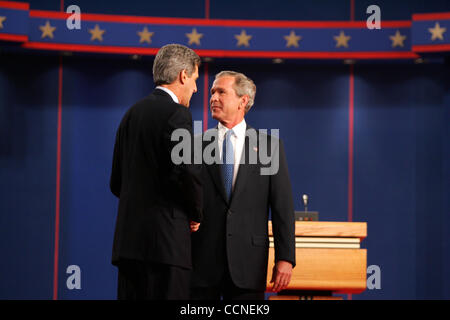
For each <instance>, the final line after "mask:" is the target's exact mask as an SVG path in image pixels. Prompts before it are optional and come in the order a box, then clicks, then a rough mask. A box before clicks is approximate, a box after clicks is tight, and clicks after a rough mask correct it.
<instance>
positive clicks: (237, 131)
mask: <svg viewBox="0 0 450 320" xmlns="http://www.w3.org/2000/svg"><path fill="white" fill-rule="evenodd" d="M217 129H218V135H219V152H220V159H222V146H223V140H224V137H225V134H226V133H227V131H228V130H230V129H228V128H227V127H225V126H224V125H222V124H221V123H220V122H219V125H218V128H217ZM232 129H233V133H234V134H232V135H231V138H230V139H231V143H232V145H233V150H234V167H233V183H232V189H233V190H234V183H235V182H236V177H237V174H238V170H239V163H240V162H241V156H242V150H243V149H244V143H245V131H246V129H247V124H246V123H245V119H242V121H241V122H239V124H237V125H235V126H234V127H233V128H232Z"/></svg>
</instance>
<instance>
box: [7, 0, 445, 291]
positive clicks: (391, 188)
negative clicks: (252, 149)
mask: <svg viewBox="0 0 450 320" xmlns="http://www.w3.org/2000/svg"><path fill="white" fill-rule="evenodd" d="M369 2H370V1H362V0H361V1H356V5H355V16H356V19H365V17H366V14H365V8H366V7H367V6H368V5H370V4H371V3H369ZM175 3H176V4H177V5H175V6H171V7H175V8H178V9H177V10H175V11H172V10H169V9H168V8H166V7H165V6H163V5H162V4H155V6H153V4H152V6H150V5H146V4H144V3H143V2H140V1H131V0H130V1H127V2H126V5H125V2H123V3H120V2H119V3H116V2H113V3H111V2H109V1H95V2H92V1H73V3H70V4H78V5H79V6H80V7H81V8H82V10H86V11H87V12H90V13H110V14H128V15H145V16H165V17H170V16H172V17H192V18H203V17H204V16H205V6H204V4H205V2H204V1H203V0H201V1H200V0H197V1H193V2H192V5H191V2H189V6H188V5H187V3H188V2H183V1H175ZM130 4H132V5H130ZM30 5H31V9H45V10H59V5H60V1H33V2H31V3H30ZM378 5H379V6H381V7H382V8H385V10H384V11H382V12H383V15H384V17H386V18H387V19H391V20H395V19H410V17H411V14H412V13H418V12H436V11H445V10H447V11H450V8H449V5H448V2H447V1H428V2H426V3H425V2H424V1H406V0H404V1H396V2H395V4H393V3H392V1H380V2H379V3H378ZM237 8H239V9H237ZM349 12H350V1H346V0H345V1H344V0H341V1H331V0H330V1H328V0H327V1H321V5H320V6H319V5H311V4H310V2H308V1H298V2H295V4H294V3H293V2H292V1H284V2H283V1H282V2H279V5H277V6H274V5H273V1H269V0H263V1H261V0H260V1H249V2H241V1H239V2H238V1H228V2H223V1H222V2H219V1H213V0H211V3H210V16H211V18H220V19H225V18H227V19H248V18H249V17H251V18H253V19H272V20H275V19H283V20H348V19H349ZM382 18H383V17H382ZM152 62H153V61H152V59H143V60H138V61H134V60H131V59H129V58H126V57H112V56H97V55H89V56H81V55H76V54H75V55H74V56H64V57H62V58H61V57H60V56H57V55H48V56H47V55H43V54H41V53H39V52H31V53H28V54H24V53H17V54H12V53H8V54H6V53H3V54H2V53H1V52H0V181H1V182H0V194H1V200H0V249H1V250H2V252H3V258H2V263H1V264H0V299H52V298H54V297H55V296H56V297H57V298H58V299H114V298H115V297H116V286H117V271H116V269H115V268H114V267H113V266H112V265H111V263H110V260H111V250H112V239H113V232H114V224H115V218H116V214H117V199H116V198H115V197H114V196H113V195H112V194H111V193H110V191H109V175H110V168H111V162H112V152H113V144H114V136H115V131H116V129H117V127H118V125H119V122H120V119H121V118H122V116H123V114H124V113H125V112H126V110H127V109H128V108H129V107H130V106H131V105H132V104H133V103H134V102H136V101H137V100H138V99H140V98H142V97H144V96H146V95H147V94H149V93H150V92H151V90H152V88H153V81H152V75H151V68H152ZM61 67H62V68H61ZM206 68H207V86H205V83H204V81H205V69H206ZM221 70H235V71H240V72H243V73H245V74H247V75H248V76H249V77H251V78H252V79H253V80H254V81H255V83H256V85H257V94H256V100H255V105H254V106H253V108H252V109H251V110H250V113H249V114H248V115H247V117H246V120H247V122H248V123H249V124H250V125H251V126H253V127H255V128H263V129H268V130H269V132H270V130H271V129H279V130H280V136H281V138H282V139H283V140H284V143H285V148H286V153H287V160H288V166H289V171H290V176H291V181H292V188H293V193H294V200H295V208H296V209H297V210H303V206H302V205H301V195H302V194H304V193H307V194H308V195H309V196H310V205H309V209H310V210H317V211H319V218H320V220H322V221H348V220H349V218H350V217H349V207H351V208H352V216H351V219H352V220H353V221H367V222H368V237H367V238H366V239H365V240H364V242H363V247H364V248H367V249H368V261H367V262H368V266H369V265H377V266H379V267H380V270H381V288H380V289H373V290H366V291H365V292H364V293H362V294H360V295H353V296H352V298H353V299H430V298H437V299H449V298H450V276H449V274H448V272H447V270H450V244H449V240H450V237H449V235H450V217H449V213H450V197H449V194H450V143H449V141H450V126H449V119H450V64H449V62H448V60H447V62H446V63H443V62H440V63H436V64H433V63H429V64H413V63H393V62H389V63H388V62H378V63H377V64H370V63H357V64H356V65H354V66H349V65H344V64H342V63H325V62H320V63H318V62H314V63H308V62H307V61H306V62H286V63H284V64H273V63H272V62H271V61H265V60H242V59H240V60H215V61H210V62H207V63H204V64H203V66H202V68H201V70H200V77H199V80H198V83H197V86H198V89H199V92H198V93H197V94H196V95H194V96H193V99H192V101H191V111H192V114H193V119H194V120H197V121H204V120H206V122H207V127H209V128H210V127H213V126H215V125H216V122H215V121H214V120H213V119H211V117H210V116H209V113H208V115H207V117H206V118H204V110H205V109H204V108H205V104H204V99H205V87H208V88H210V86H211V84H212V82H213V80H214V74H216V73H217V72H219V71H221ZM61 72H62V78H61V79H62V82H61V83H59V79H60V75H61ZM351 79H353V81H354V82H353V84H354V88H353V89H354V90H353V92H354V96H353V99H352V97H351V95H350V83H351ZM60 84H61V85H62V87H61V88H62V91H61V93H62V101H61V107H62V108H61V111H62V112H61V132H60V137H61V143H60V145H61V150H60V155H61V158H60V159H61V163H60V168H61V171H60V175H59V177H60V186H59V188H58V186H57V175H58V173H57V154H58V148H57V145H58V97H59V91H58V90H59V85H60ZM206 98H207V99H209V96H206ZM351 102H353V104H354V114H353V116H354V118H353V119H354V120H353V124H354V127H353V145H352V147H353V167H352V174H353V181H352V182H353V188H352V198H351V199H352V202H351V203H349V174H350V172H349V147H350V145H349V131H350V130H351V127H350V125H351V124H350V121H349V113H350V107H349V106H350V104H351ZM203 123H205V122H203ZM57 190H59V192H60V195H59V198H60V203H59V214H60V221H59V222H58V226H59V233H58V234H59V241H57V243H58V244H59V248H58V251H57V262H58V265H57V269H56V271H57V272H55V270H54V261H55V240H56V239H55V234H56V233H55V226H56V224H55V212H56V210H57V207H56V206H57V201H56V198H57ZM72 265H75V266H78V267H79V268H80V270H81V288H80V289H69V288H68V286H67V280H68V278H69V277H70V273H67V268H68V267H69V266H72ZM55 276H57V284H58V285H57V288H56V289H57V290H56V295H54V292H53V290H54V287H53V286H54V284H55V281H54V277H55Z"/></svg>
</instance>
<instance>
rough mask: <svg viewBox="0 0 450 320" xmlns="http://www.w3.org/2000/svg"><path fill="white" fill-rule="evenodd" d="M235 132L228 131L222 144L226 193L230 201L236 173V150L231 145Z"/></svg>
mask: <svg viewBox="0 0 450 320" xmlns="http://www.w3.org/2000/svg"><path fill="white" fill-rule="evenodd" d="M232 134H233V130H228V131H227V132H226V133H225V137H224V139H223V143H222V173H223V182H224V186H225V192H226V194H227V197H228V200H230V196H231V189H232V186H233V171H234V150H233V144H232V143H231V135H232Z"/></svg>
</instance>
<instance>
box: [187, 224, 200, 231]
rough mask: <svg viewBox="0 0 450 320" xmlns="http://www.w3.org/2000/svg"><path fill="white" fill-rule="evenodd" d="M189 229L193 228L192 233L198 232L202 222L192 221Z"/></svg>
mask: <svg viewBox="0 0 450 320" xmlns="http://www.w3.org/2000/svg"><path fill="white" fill-rule="evenodd" d="M189 227H190V228H191V232H195V231H198V228H199V227H200V222H195V221H190V222H189Z"/></svg>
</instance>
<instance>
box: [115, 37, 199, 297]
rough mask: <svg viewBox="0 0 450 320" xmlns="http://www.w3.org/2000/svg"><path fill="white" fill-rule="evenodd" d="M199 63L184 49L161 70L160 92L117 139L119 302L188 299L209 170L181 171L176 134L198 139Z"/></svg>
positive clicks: (164, 54) (165, 56)
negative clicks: (195, 97)
mask: <svg viewBox="0 0 450 320" xmlns="http://www.w3.org/2000/svg"><path fill="white" fill-rule="evenodd" d="M199 66H200V58H199V56H198V55H197V54H196V53H195V52H194V51H193V50H191V49H189V48H187V47H185V46H182V45H177V44H171V45H166V46H164V47H162V48H161V49H160V50H159V51H158V53H157V55H156V57H155V61H154V63H153V80H154V82H155V84H156V86H157V87H156V89H155V90H154V91H153V92H152V93H151V94H150V95H149V96H147V97H146V98H144V99H142V100H140V101H139V102H137V103H136V104H135V105H133V106H132V107H131V108H130V109H129V110H128V111H127V112H126V114H125V116H124V117H123V119H122V121H121V123H120V126H119V129H118V130H117V134H116V141H115V146H114V156H113V164H112V173H111V180H110V188H111V191H112V193H113V194H114V195H115V196H117V197H118V198H119V210H118V215H117V220H116V227H115V233H114V243H113V252H112V263H113V264H114V265H116V266H117V267H118V269H119V276H118V299H121V300H122V299H188V298H189V282H190V272H191V268H192V262H191V237H190V233H191V230H192V231H195V228H196V227H194V222H195V223H196V224H195V225H196V226H197V225H198V223H199V222H200V220H201V210H202V201H203V200H202V192H203V191H202V181H201V169H199V168H196V167H195V166H193V165H189V164H180V165H175V164H174V163H173V161H172V159H171V151H172V148H173V147H174V144H175V142H173V141H171V136H172V133H173V132H174V130H176V129H186V130H188V131H189V132H190V134H192V116H191V113H190V112H189V110H188V107H189V101H190V99H191V96H192V94H193V93H195V92H197V85H196V80H197V78H198V68H199Z"/></svg>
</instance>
